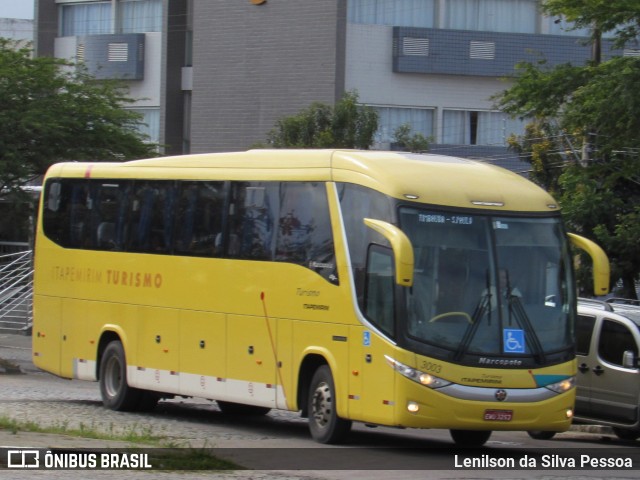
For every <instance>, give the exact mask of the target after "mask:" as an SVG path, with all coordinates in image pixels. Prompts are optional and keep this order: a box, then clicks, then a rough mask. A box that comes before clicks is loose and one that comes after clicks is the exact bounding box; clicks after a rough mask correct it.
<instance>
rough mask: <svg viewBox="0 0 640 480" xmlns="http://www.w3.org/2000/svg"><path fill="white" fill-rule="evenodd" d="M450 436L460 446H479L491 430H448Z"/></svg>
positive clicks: (483, 442)
mask: <svg viewBox="0 0 640 480" xmlns="http://www.w3.org/2000/svg"><path fill="white" fill-rule="evenodd" d="M449 433H450V434H451V438H453V441H454V442H456V445H460V446H462V447H481V446H482V445H484V444H485V443H487V440H489V437H490V436H491V430H450V431H449Z"/></svg>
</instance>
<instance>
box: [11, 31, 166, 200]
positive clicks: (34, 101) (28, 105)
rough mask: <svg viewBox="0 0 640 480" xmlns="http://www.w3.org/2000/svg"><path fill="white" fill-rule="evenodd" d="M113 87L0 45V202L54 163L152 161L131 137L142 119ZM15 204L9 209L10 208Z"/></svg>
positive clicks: (148, 149) (147, 148)
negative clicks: (130, 108) (129, 107)
mask: <svg viewBox="0 0 640 480" xmlns="http://www.w3.org/2000/svg"><path fill="white" fill-rule="evenodd" d="M125 95H126V90H125V89H124V87H123V86H122V85H121V84H119V83H114V82H105V81H99V82H98V81H96V80H94V79H93V78H92V77H91V76H90V75H88V74H87V73H86V71H84V70H83V69H82V68H81V67H79V66H76V65H72V64H70V63H69V62H67V61H64V60H61V59H55V58H50V57H36V58H33V57H32V52H31V49H30V48H26V47H18V45H17V44H16V43H14V42H12V41H11V40H7V39H1V38H0V197H5V198H6V197H7V196H11V197H16V196H19V195H20V193H21V186H23V185H24V184H25V183H27V182H28V181H29V180H31V179H32V178H33V177H36V176H38V175H42V174H43V173H44V172H45V171H46V170H47V168H48V167H49V166H50V165H51V164H53V163H56V162H59V161H72V160H88V161H121V160H125V159H133V158H141V157H147V156H152V155H154V152H155V151H156V146H155V145H152V144H150V143H147V142H146V141H145V140H146V139H145V138H144V137H143V136H142V135H141V134H140V133H138V132H137V131H136V127H137V126H138V125H139V124H140V123H141V118H142V117H141V116H140V115H139V114H137V113H135V112H134V111H132V110H126V109H124V108H123V107H124V106H126V105H127V104H130V103H131V102H132V100H131V99H129V98H127V97H126V96H125ZM18 204H20V202H19V201H16V205H18Z"/></svg>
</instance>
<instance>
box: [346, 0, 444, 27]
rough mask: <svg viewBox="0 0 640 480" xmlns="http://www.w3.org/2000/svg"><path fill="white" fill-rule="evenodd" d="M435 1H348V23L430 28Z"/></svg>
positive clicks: (432, 24) (432, 22) (433, 16)
mask: <svg viewBox="0 0 640 480" xmlns="http://www.w3.org/2000/svg"><path fill="white" fill-rule="evenodd" d="M434 18H435V0H349V2H348V9H347V20H348V22H349V23H364V24H370V25H393V26H399V27H423V28H432V27H433V26H434V25H435V22H434Z"/></svg>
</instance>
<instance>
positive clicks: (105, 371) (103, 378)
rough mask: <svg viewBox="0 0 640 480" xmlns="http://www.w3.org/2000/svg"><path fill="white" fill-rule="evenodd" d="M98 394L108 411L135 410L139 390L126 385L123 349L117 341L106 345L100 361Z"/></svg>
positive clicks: (125, 365) (138, 399) (125, 364)
mask: <svg viewBox="0 0 640 480" xmlns="http://www.w3.org/2000/svg"><path fill="white" fill-rule="evenodd" d="M100 394H101V395H102V403H103V404H104V406H105V407H107V408H109V409H110V410H118V411H131V410H136V408H137V407H138V405H139V401H140V390H137V389H135V388H132V387H130V386H129V384H128V383H127V362H126V360H125V355H124V347H123V346H122V343H121V342H120V341H119V340H114V341H112V342H111V343H109V344H108V345H107V348H105V349H104V353H103V354H102V360H101V361H100Z"/></svg>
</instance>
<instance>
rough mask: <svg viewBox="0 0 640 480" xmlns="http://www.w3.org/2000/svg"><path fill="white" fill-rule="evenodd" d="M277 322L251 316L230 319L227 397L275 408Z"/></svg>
mask: <svg viewBox="0 0 640 480" xmlns="http://www.w3.org/2000/svg"><path fill="white" fill-rule="evenodd" d="M276 338H277V321H276V320H275V319H272V318H265V317H252V316H248V315H228V316H227V339H228V340H227V380H226V382H227V385H226V389H227V398H225V400H228V401H231V402H236V403H246V404H247V405H258V406H263V407H269V408H275V406H276V392H277V385H276V360H275V352H274V348H275V341H276Z"/></svg>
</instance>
